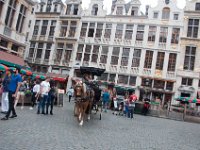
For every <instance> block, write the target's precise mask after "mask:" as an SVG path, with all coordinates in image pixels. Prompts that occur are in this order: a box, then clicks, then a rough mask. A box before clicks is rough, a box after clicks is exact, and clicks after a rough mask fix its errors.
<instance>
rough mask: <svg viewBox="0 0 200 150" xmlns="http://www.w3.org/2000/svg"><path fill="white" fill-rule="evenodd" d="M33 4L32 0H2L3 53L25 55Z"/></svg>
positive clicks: (0, 29)
mask: <svg viewBox="0 0 200 150" xmlns="http://www.w3.org/2000/svg"><path fill="white" fill-rule="evenodd" d="M33 6H34V2H33V1H32V0H0V52H1V55H2V52H3V53H4V52H6V53H10V54H13V55H15V56H21V57H23V56H24V52H25V48H26V44H27V43H26V42H27V37H28V32H27V31H28V29H29V25H28V24H29V20H30V18H29V16H30V15H31V13H32V7H33ZM6 56H7V55H6Z"/></svg>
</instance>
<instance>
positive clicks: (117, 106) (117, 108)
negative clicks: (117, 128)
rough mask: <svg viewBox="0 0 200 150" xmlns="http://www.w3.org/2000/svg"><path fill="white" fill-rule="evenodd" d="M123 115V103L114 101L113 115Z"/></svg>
mask: <svg viewBox="0 0 200 150" xmlns="http://www.w3.org/2000/svg"><path fill="white" fill-rule="evenodd" d="M123 113H124V102H123V101H122V102H118V101H117V99H116V98H115V99H114V112H113V114H114V115H116V116H117V115H121V116H123Z"/></svg>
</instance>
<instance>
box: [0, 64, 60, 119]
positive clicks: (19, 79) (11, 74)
mask: <svg viewBox="0 0 200 150" xmlns="http://www.w3.org/2000/svg"><path fill="white" fill-rule="evenodd" d="M19 72H20V69H18V68H16V69H10V70H7V71H6V72H5V73H4V74H3V75H2V77H1V80H0V96H1V112H2V113H4V114H5V117H3V118H1V120H8V119H9V118H15V117H17V114H16V111H15V108H16V106H17V104H18V103H19V101H20V103H21V109H23V108H24V101H25V96H31V102H32V104H31V107H30V110H33V108H34V107H36V108H37V114H40V113H42V114H48V113H50V114H51V115H53V105H54V101H55V98H56V93H57V89H56V88H55V82H53V81H52V80H51V78H50V77H46V79H45V80H44V81H40V79H36V80H35V79H31V80H30V78H27V77H26V76H25V75H21V74H20V73H19ZM36 104H37V105H36ZM49 107H50V112H49ZM11 113H12V115H11V116H10V114H11Z"/></svg>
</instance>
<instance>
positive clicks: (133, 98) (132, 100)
mask: <svg viewBox="0 0 200 150" xmlns="http://www.w3.org/2000/svg"><path fill="white" fill-rule="evenodd" d="M136 100H137V96H136V95H135V93H134V92H133V93H132V94H131V95H130V97H129V104H128V118H131V119H133V113H134V109H135V102H136Z"/></svg>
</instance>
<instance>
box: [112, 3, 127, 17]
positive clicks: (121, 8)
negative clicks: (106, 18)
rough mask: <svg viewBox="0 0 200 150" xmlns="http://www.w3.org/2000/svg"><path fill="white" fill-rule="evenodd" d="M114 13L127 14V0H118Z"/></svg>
mask: <svg viewBox="0 0 200 150" xmlns="http://www.w3.org/2000/svg"><path fill="white" fill-rule="evenodd" d="M112 14H113V15H125V14H126V9H125V1H124V0H117V1H116V2H115V8H114V11H113V13H112Z"/></svg>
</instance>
